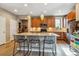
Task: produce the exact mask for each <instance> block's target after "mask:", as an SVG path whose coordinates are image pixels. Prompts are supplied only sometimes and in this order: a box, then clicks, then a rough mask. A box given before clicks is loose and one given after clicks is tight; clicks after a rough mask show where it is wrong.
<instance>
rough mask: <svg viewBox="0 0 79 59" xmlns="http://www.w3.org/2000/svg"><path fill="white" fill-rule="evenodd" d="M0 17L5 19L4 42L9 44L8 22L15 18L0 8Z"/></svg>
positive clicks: (9, 31)
mask: <svg viewBox="0 0 79 59" xmlns="http://www.w3.org/2000/svg"><path fill="white" fill-rule="evenodd" d="M0 16H3V17H5V19H6V42H9V41H10V36H11V35H10V34H11V30H10V27H11V26H10V24H11V23H10V20H16V19H17V18H16V16H15V15H14V14H12V13H10V12H8V11H6V10H4V9H1V8H0Z"/></svg>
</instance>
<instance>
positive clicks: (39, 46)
mask: <svg viewBox="0 0 79 59" xmlns="http://www.w3.org/2000/svg"><path fill="white" fill-rule="evenodd" d="M40 54H41V52H40V40H39V56H40Z"/></svg>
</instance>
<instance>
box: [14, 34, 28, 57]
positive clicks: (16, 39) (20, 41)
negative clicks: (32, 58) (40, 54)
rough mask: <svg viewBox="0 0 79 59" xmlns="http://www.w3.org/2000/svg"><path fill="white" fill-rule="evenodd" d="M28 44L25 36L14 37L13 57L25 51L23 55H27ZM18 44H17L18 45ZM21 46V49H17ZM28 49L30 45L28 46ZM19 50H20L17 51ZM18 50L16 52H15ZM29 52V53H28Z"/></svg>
mask: <svg viewBox="0 0 79 59" xmlns="http://www.w3.org/2000/svg"><path fill="white" fill-rule="evenodd" d="M26 42H28V40H27V39H26V38H25V36H23V35H14V47H13V56H15V55H16V54H17V53H19V52H21V51H22V50H23V52H22V53H23V55H24V56H25V55H26V53H25V52H26V51H25V47H26V46H25V45H26V44H25V43H26ZM16 43H17V44H16ZM17 45H19V47H17ZM27 47H28V44H27ZM17 48H19V50H17ZM15 49H16V50H15ZM27 52H28V51H27Z"/></svg>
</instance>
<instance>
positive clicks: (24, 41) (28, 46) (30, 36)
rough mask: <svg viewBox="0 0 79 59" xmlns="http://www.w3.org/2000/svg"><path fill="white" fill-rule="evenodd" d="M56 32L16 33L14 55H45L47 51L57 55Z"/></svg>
mask: <svg viewBox="0 0 79 59" xmlns="http://www.w3.org/2000/svg"><path fill="white" fill-rule="evenodd" d="M58 36H59V35H57V34H55V33H20V34H16V35H14V48H13V56H16V55H17V54H18V53H19V54H21V55H23V56H33V55H34V54H36V55H37V56H45V54H46V52H49V53H52V55H53V56H56V53H57V51H56V44H57V37H58Z"/></svg>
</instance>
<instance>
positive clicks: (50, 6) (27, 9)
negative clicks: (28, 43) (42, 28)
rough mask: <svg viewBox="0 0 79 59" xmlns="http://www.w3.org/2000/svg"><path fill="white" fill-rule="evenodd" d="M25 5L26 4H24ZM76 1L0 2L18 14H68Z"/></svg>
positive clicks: (0, 4)
mask: <svg viewBox="0 0 79 59" xmlns="http://www.w3.org/2000/svg"><path fill="white" fill-rule="evenodd" d="M24 5H25V6H24ZM74 6H75V4H74V3H47V4H45V3H27V4H26V3H0V7H1V8H3V9H5V10H7V11H9V12H11V13H13V14H16V15H31V16H39V15H41V14H44V15H46V16H49V15H66V14H68V13H69V12H70V11H71V10H72V9H74Z"/></svg>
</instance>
